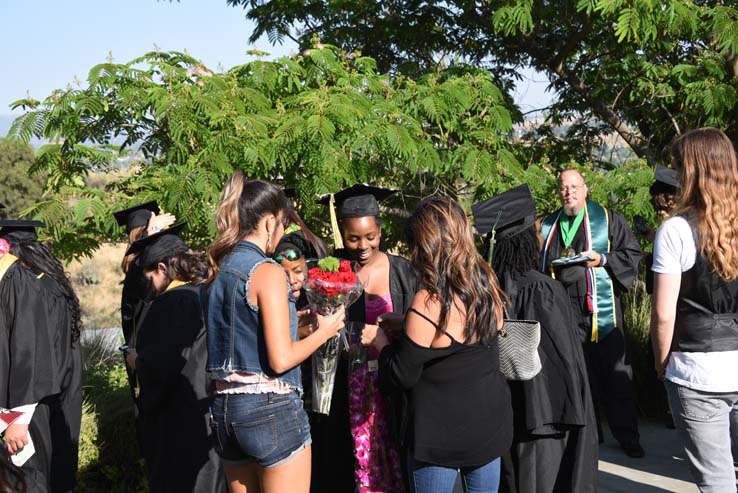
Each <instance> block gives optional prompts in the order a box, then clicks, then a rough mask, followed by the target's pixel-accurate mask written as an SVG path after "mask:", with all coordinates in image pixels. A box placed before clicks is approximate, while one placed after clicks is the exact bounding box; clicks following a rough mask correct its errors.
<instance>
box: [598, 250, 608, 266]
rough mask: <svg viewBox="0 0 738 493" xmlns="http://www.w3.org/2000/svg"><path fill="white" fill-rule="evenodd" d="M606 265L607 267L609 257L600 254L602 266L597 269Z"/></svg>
mask: <svg viewBox="0 0 738 493" xmlns="http://www.w3.org/2000/svg"><path fill="white" fill-rule="evenodd" d="M606 265H607V255H605V254H604V253H601V254H600V265H598V266H597V267H604V266H606Z"/></svg>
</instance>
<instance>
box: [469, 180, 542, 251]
mask: <svg viewBox="0 0 738 493" xmlns="http://www.w3.org/2000/svg"><path fill="white" fill-rule="evenodd" d="M472 214H473V215H474V224H475V225H476V228H477V232H478V233H479V234H480V235H486V234H487V233H489V232H490V231H492V230H494V231H495V237H496V238H497V239H498V240H499V239H503V238H507V237H510V236H515V235H516V234H518V233H522V232H523V231H525V230H526V229H528V228H529V227H530V226H531V225H532V224H533V223H535V222H536V218H537V216H538V214H537V211H536V203H535V202H534V201H533V195H532V194H531V193H530V188H528V185H520V186H519V187H515V188H513V189H512V190H508V191H507V192H504V193H501V194H499V195H495V196H494V197H492V198H490V199H487V200H485V201H484V202H480V203H478V204H475V205H473V206H472Z"/></svg>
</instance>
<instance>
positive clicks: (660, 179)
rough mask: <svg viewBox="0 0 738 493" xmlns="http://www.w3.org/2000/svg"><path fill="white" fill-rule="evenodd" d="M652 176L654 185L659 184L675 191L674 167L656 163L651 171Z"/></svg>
mask: <svg viewBox="0 0 738 493" xmlns="http://www.w3.org/2000/svg"><path fill="white" fill-rule="evenodd" d="M653 178H654V180H655V182H656V183H654V185H661V186H660V187H659V188H661V189H669V188H670V189H672V190H673V191H674V192H676V189H677V187H678V186H679V185H678V184H677V173H676V170H675V169H672V168H667V167H666V166H661V165H660V164H657V165H656V170H655V171H654V173H653Z"/></svg>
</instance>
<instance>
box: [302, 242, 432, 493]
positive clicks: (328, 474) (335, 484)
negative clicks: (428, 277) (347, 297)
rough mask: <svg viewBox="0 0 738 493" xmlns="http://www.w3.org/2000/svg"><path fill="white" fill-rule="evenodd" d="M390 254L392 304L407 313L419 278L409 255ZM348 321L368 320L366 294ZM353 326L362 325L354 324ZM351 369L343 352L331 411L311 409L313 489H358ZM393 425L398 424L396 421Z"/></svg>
mask: <svg viewBox="0 0 738 493" xmlns="http://www.w3.org/2000/svg"><path fill="white" fill-rule="evenodd" d="M387 256H388V257H389V263H390V296H391V298H392V307H393V309H394V311H395V312H397V313H405V312H406V311H407V309H408V308H410V305H411V303H412V301H413V298H414V297H415V293H416V292H417V290H418V279H417V276H416V275H415V272H414V270H413V268H412V266H411V265H410V262H409V261H408V260H407V259H405V258H403V257H399V256H397V255H391V254H387ZM348 323H353V324H360V325H363V324H364V323H365V305H364V295H363V294H362V295H361V297H360V298H359V299H358V300H356V302H354V304H353V305H351V307H350V308H349V310H348ZM352 330H360V329H359V328H358V327H355V328H352ZM348 372H349V358H348V355H347V354H346V353H345V352H343V353H341V359H340V361H339V364H338V369H337V371H336V381H335V384H334V386H333V397H332V400H331V412H330V414H329V415H328V416H325V415H322V414H316V413H308V416H309V417H310V428H311V435H312V440H313V447H312V448H313V459H312V479H311V484H310V491H311V492H312V493H351V492H353V491H354V490H355V489H356V481H355V479H354V468H355V461H354V439H353V437H352V436H351V427H350V425H349V394H348V390H349V389H348ZM388 404H389V407H390V410H389V412H390V414H391V416H392V417H393V418H394V417H396V416H399V415H402V414H403V411H402V409H404V401H403V400H402V399H400V400H396V399H392V398H389V399H388ZM395 419H396V418H395ZM396 421H397V420H396ZM394 426H395V428H397V425H394ZM398 436H401V435H398Z"/></svg>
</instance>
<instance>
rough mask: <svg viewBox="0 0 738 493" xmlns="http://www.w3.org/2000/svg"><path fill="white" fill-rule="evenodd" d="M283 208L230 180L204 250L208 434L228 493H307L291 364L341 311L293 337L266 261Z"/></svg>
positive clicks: (279, 279)
mask: <svg viewBox="0 0 738 493" xmlns="http://www.w3.org/2000/svg"><path fill="white" fill-rule="evenodd" d="M284 208H285V197H284V194H283V192H282V191H281V190H279V189H278V188H277V187H275V186H274V185H272V184H271V183H268V182H265V181H260V180H246V179H245V178H244V176H243V174H242V173H241V172H236V173H234V175H233V176H232V177H231V179H230V180H229V181H228V182H227V183H226V185H225V187H224V190H223V194H222V198H221V204H220V208H219V210H218V215H217V218H216V223H217V229H218V239H217V240H216V241H215V243H214V244H213V246H212V247H211V248H210V250H209V251H208V258H209V263H210V276H209V278H208V289H207V292H206V295H205V296H204V298H205V305H206V306H205V319H206V324H207V331H208V363H207V370H208V372H210V375H211V378H213V379H214V380H215V387H216V395H215V398H214V400H213V403H212V407H211V411H212V416H213V432H214V434H215V435H216V449H217V451H218V453H219V454H220V456H221V458H222V460H223V463H224V470H225V474H226V478H227V480H228V483H229V486H230V490H231V492H232V493H243V492H248V493H253V492H264V493H271V492H286V491H289V492H307V491H308V490H309V485H310V462H311V458H310V444H311V439H310V426H309V424H308V420H307V416H306V414H305V411H304V410H303V406H302V401H301V400H300V396H299V393H300V392H301V390H302V383H301V378H300V367H299V365H300V363H301V362H302V361H303V360H305V359H306V358H307V357H308V356H310V354H311V353H312V352H313V351H315V350H316V349H317V348H318V347H319V346H320V345H321V344H323V343H324V342H325V341H327V340H328V339H330V338H331V337H334V336H335V335H336V334H337V332H338V330H339V329H340V328H341V325H342V319H343V312H342V311H338V312H336V313H335V314H334V315H331V316H328V317H322V316H320V315H317V328H316V330H315V331H314V332H313V333H312V334H310V335H309V336H308V337H305V338H304V339H299V338H298V334H297V312H296V309H295V300H294V297H293V296H292V292H291V290H290V288H289V285H288V281H287V276H286V275H285V272H284V270H283V269H282V268H281V267H280V266H279V265H278V264H277V263H276V262H274V261H273V260H272V259H271V258H269V255H272V254H273V253H274V250H275V247H276V246H277V243H278V242H279V240H280V238H281V236H282V233H283V230H284V226H283V219H284ZM278 293H284V295H283V296H281V295H277V294H278Z"/></svg>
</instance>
